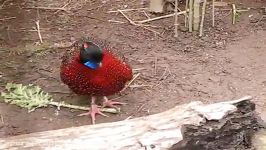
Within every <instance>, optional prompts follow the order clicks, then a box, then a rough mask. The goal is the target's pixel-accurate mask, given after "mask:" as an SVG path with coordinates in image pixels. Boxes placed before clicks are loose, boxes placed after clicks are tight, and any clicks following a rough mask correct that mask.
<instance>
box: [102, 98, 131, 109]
mask: <svg viewBox="0 0 266 150" xmlns="http://www.w3.org/2000/svg"><path fill="white" fill-rule="evenodd" d="M125 104H126V103H121V102H116V101H112V100H106V101H105V102H103V106H102V108H105V107H110V108H115V109H117V110H118V109H119V108H118V107H117V106H115V105H125Z"/></svg>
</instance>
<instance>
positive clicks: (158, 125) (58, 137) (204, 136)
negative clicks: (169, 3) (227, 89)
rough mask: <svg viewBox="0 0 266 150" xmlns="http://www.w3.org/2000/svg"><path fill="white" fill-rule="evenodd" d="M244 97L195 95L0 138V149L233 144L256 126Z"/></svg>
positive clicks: (251, 106) (101, 149) (122, 148)
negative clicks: (149, 110)
mask: <svg viewBox="0 0 266 150" xmlns="http://www.w3.org/2000/svg"><path fill="white" fill-rule="evenodd" d="M250 99H251V97H244V98H242V99H239V100H235V101H229V102H221V103H216V104H209V105H205V104H203V103H202V102H199V101H195V102H191V103H189V104H184V105H181V106H176V107H175V108H172V109H170V110H168V111H165V112H162V113H159V114H155V115H151V116H145V117H140V118H136V119H128V120H124V121H119V122H113V123H103V124H97V125H86V126H81V127H72V128H67V129H59V130H52V131H45V132H37V133H31V134H26V135H19V136H14V137H8V138H2V139H0V149H9V150H11V149H12V150H15V149H38V150H44V149H58V150H61V149H75V150H81V149H92V150H106V149H112V150H126V149H132V150H144V149H152V148H154V149H157V150H159V149H160V150H161V149H169V148H170V147H172V148H173V149H178V147H180V146H181V147H182V146H183V147H185V148H184V149H190V148H189V146H192V147H193V146H194V147H195V148H194V149H197V148H199V146H202V145H203V149H206V147H209V148H213V147H214V148H215V149H219V148H218V146H220V147H222V148H223V149H230V148H237V147H240V146H242V145H244V144H249V143H244V144H242V143H240V144H239V143H235V144H234V145H233V144H231V143H232V142H234V141H235V140H237V141H241V139H239V137H240V136H239V135H242V134H243V135H245V139H242V141H241V142H245V141H249V140H250V137H249V136H251V135H252V134H253V133H254V129H255V128H256V127H258V124H257V122H256V118H255V116H254V113H253V112H254V108H255V107H254V103H251V102H250V101H249V100H250ZM213 120H218V121H213ZM231 131H232V132H231ZM225 139H229V141H227V140H225ZM215 142H216V143H218V144H216V145H215ZM219 142H220V143H219ZM223 142H224V144H222V143H223ZM176 143H177V144H176ZM180 143H181V144H180ZM182 143H183V144H182ZM197 144H198V145H197ZM204 144H205V145H204ZM230 144H231V145H230ZM172 145H174V146H172ZM197 146H198V147H197ZM215 146H216V147H215ZM228 146H232V147H228ZM233 146H235V147H233ZM245 146H247V145H245ZM192 149H193V148H192ZM240 149H241V148H240Z"/></svg>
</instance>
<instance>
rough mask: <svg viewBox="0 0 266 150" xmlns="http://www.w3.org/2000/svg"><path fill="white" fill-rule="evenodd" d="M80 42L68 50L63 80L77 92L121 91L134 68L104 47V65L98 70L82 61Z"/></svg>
mask: <svg viewBox="0 0 266 150" xmlns="http://www.w3.org/2000/svg"><path fill="white" fill-rule="evenodd" d="M80 44H82V41H79V42H76V43H74V44H73V46H72V47H71V48H70V49H69V50H67V51H66V53H65V54H64V56H63V60H62V65H61V72H60V76H61V80H62V81H63V83H65V84H66V85H68V86H69V88H70V89H71V90H73V91H74V92H75V93H77V94H83V95H92V96H108V95H112V94H115V93H117V92H119V91H121V90H122V89H123V88H124V87H125V84H126V82H128V81H129V80H131V79H132V77H133V74H132V69H131V67H130V66H129V65H128V64H126V62H125V61H123V60H122V59H120V58H119V57H117V56H116V55H115V54H114V53H112V52H111V51H110V50H109V49H108V48H106V47H105V48H103V60H102V66H101V67H99V68H97V69H96V70H93V69H90V68H88V67H86V66H85V65H84V64H82V63H81V61H80V52H79V51H80Z"/></svg>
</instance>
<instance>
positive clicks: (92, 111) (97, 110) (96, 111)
mask: <svg viewBox="0 0 266 150" xmlns="http://www.w3.org/2000/svg"><path fill="white" fill-rule="evenodd" d="M95 101H96V97H95V96H92V97H91V109H90V111H89V112H87V113H82V114H79V115H78V116H88V115H90V116H91V120H92V124H95V120H96V119H95V115H96V114H99V115H101V116H104V117H108V116H107V115H106V114H104V113H102V112H101V111H100V108H99V106H98V105H96V104H95Z"/></svg>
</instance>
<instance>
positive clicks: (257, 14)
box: [0, 0, 266, 137]
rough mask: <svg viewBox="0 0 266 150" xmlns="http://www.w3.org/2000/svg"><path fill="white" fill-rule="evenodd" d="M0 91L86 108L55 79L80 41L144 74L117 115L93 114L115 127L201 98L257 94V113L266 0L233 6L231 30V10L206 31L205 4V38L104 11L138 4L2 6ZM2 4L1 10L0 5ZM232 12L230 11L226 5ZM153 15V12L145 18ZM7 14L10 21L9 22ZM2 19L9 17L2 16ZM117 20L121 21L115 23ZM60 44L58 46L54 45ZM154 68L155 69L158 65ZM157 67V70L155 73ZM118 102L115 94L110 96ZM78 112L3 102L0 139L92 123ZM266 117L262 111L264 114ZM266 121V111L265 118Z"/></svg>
mask: <svg viewBox="0 0 266 150" xmlns="http://www.w3.org/2000/svg"><path fill="white" fill-rule="evenodd" d="M3 2H6V3H5V4H4V5H2V7H0V19H1V20H0V25H1V26H0V44H1V49H0V58H1V59H0V63H1V65H0V87H1V88H3V87H4V86H5V84H6V83H7V82H15V83H23V84H29V83H33V84H36V85H39V86H41V87H42V88H43V89H44V91H46V92H49V93H50V94H52V95H53V98H54V99H55V101H66V102H69V103H71V104H77V105H84V106H87V105H89V97H84V96H79V95H76V94H73V93H72V92H71V91H70V90H69V89H68V88H67V86H66V85H64V84H62V82H61V81H60V78H59V66H60V63H61V60H60V57H61V56H62V54H63V51H64V48H61V47H62V46H64V45H67V44H69V43H71V42H73V41H74V40H75V39H77V38H80V37H82V36H92V37H96V38H100V39H105V40H108V41H109V42H111V43H112V45H114V46H115V48H116V49H118V50H119V51H120V52H121V53H122V54H124V55H125V57H126V58H127V59H128V61H129V63H130V65H131V66H132V67H133V68H134V69H140V68H142V69H140V70H138V71H136V72H139V73H141V75H140V76H139V77H138V78H137V79H136V80H135V81H134V83H133V85H147V86H143V87H136V88H129V89H127V90H126V92H125V93H123V96H122V97H121V98H119V99H118V100H119V101H121V102H126V103H127V105H125V106H122V107H121V109H122V113H121V114H117V115H112V114H110V117H108V118H105V117H101V116H98V117H97V120H96V122H97V123H104V122H114V121H119V120H123V119H126V118H128V117H129V116H131V117H132V118H134V117H139V116H145V115H149V114H154V113H158V112H162V111H165V110H167V109H169V108H172V107H174V106H175V105H179V104H183V103H188V102H191V101H195V100H200V101H203V102H206V103H214V102H217V101H223V100H232V99H236V98H240V97H242V96H245V95H251V96H253V97H254V101H255V102H256V104H257V106H258V108H257V110H258V111H259V112H260V113H263V109H265V107H266V76H265V74H266V59H265V58H266V53H265V50H266V16H265V15H264V17H263V11H262V9H260V8H261V7H262V6H264V7H266V1H265V0H257V1H250V0H241V1H231V2H234V3H236V4H237V5H236V6H237V7H238V8H248V7H250V8H252V9H250V11H248V12H242V13H241V15H240V16H239V17H238V18H237V23H236V24H235V25H232V24H231V15H230V12H229V11H227V10H225V9H224V8H221V9H223V10H221V11H217V12H216V15H215V16H216V22H215V27H212V26H211V17H210V16H211V14H210V12H211V9H210V6H208V9H207V16H206V22H205V29H204V36H203V37H202V38H199V37H198V36H197V33H196V32H195V33H189V32H186V31H185V30H184V23H183V18H182V17H180V18H179V22H180V23H181V24H180V28H181V29H180V30H179V32H178V33H179V37H178V38H174V37H173V35H174V33H173V30H174V27H173V19H172V18H167V19H161V20H157V21H154V22H152V23H151V24H152V25H154V26H157V27H156V28H152V27H148V29H152V30H155V31H156V32H159V33H160V34H159V35H158V34H155V32H153V31H150V30H147V28H146V29H145V28H143V27H137V26H134V25H131V24H129V23H127V20H126V19H125V18H123V16H122V15H121V14H119V13H107V12H108V11H109V10H117V9H125V8H140V7H143V6H141V5H140V1H137V0H136V1H125V0H116V1H115V3H114V2H113V1H111V0H105V1H104V0H97V1H96V0H94V1H93V0H91V1H89V0H87V1H86V0H81V1H77V0H72V1H71V2H70V3H69V4H68V5H66V6H65V7H64V8H67V9H69V11H68V12H66V11H57V10H48V9H46V10H43V9H39V10H36V9H30V8H29V7H37V6H38V7H62V6H64V5H65V4H67V0H55V1H41V0H37V1H33V0H23V1H21V0H2V1H0V4H3ZM0 6H1V5H0ZM228 8H230V7H228ZM126 14H127V15H128V16H130V18H133V19H134V20H141V19H145V15H144V13H143V12H142V11H133V12H127V13H126ZM149 15H150V16H151V17H155V16H156V14H149ZM8 17H15V18H9V19H8ZM4 18H6V19H4ZM36 20H40V28H41V35H42V38H43V41H44V43H43V44H41V45H40V44H39V38H38V34H37V32H36V31H35V21H36ZM108 20H117V21H122V22H125V23H114V22H109V21H108ZM57 47H59V48H57ZM155 64H156V65H155ZM155 68H156V69H155ZM115 97H118V95H114V96H111V97H110V98H115ZM79 113H81V111H77V110H70V109H61V110H60V111H59V112H58V111H57V110H56V108H55V107H52V106H51V107H47V108H40V109H37V110H36V111H35V112H32V113H27V110H25V109H21V108H18V107H16V106H14V105H8V104H5V103H0V115H1V118H2V119H1V120H2V121H1V120H0V121H1V122H0V137H7V136H14V135H19V134H25V133H31V132H37V131H45V130H52V129H60V128H67V127H72V126H81V125H86V124H90V123H91V120H90V118H88V117H77V114H79ZM265 113H266V112H265ZM265 116H266V114H265Z"/></svg>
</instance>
